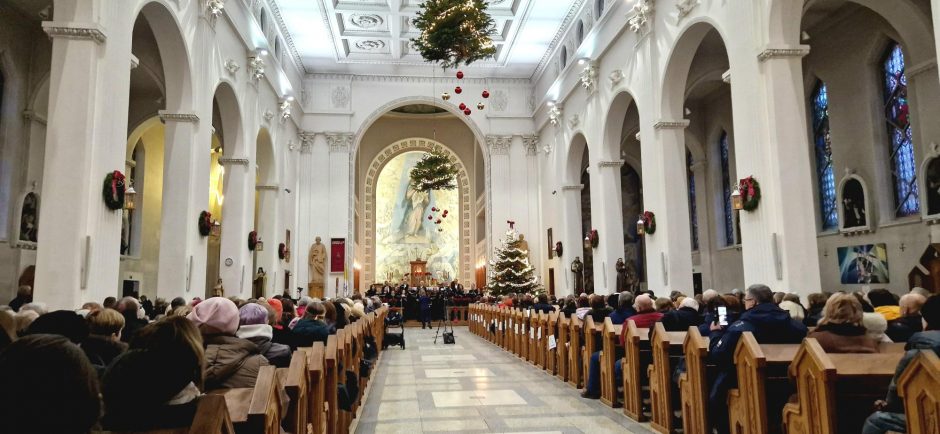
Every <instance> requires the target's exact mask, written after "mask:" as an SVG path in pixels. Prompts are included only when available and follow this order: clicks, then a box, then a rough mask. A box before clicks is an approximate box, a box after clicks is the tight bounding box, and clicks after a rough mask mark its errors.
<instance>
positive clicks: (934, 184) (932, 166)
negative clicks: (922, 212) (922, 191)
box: [924, 157, 940, 215]
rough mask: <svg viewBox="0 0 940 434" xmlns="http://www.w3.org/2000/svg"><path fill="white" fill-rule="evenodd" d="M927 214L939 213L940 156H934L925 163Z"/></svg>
mask: <svg viewBox="0 0 940 434" xmlns="http://www.w3.org/2000/svg"><path fill="white" fill-rule="evenodd" d="M926 175H927V176H926V177H925V178H927V179H926V180H925V181H924V183H925V184H926V186H927V192H926V193H927V195H926V196H927V215H936V214H940V157H935V158H933V159H931V160H930V162H929V163H927V173H926Z"/></svg>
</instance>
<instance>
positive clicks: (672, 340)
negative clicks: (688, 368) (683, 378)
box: [647, 322, 686, 434]
mask: <svg viewBox="0 0 940 434" xmlns="http://www.w3.org/2000/svg"><path fill="white" fill-rule="evenodd" d="M685 335H686V332H667V331H666V328H665V327H663V324H662V323H659V322H658V323H656V325H655V326H654V327H653V338H652V340H651V342H650V348H651V349H652V354H653V363H652V364H650V365H649V368H648V369H647V374H648V375H649V382H650V406H651V408H652V421H651V424H650V425H651V427H652V428H653V431H658V432H661V433H663V434H671V433H674V432H677V431H678V428H679V426H678V425H677V424H676V423H675V418H674V416H673V410H674V406H673V405H672V404H673V396H674V394H675V393H678V390H673V387H674V385H673V382H672V373H673V372H675V370H676V367H677V366H678V365H679V358H680V357H682V343H683V342H684V341H685Z"/></svg>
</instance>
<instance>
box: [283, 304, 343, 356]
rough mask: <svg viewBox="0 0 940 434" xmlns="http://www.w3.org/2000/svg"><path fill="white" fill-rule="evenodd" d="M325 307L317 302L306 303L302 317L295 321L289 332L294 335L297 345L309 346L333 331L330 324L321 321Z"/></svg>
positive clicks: (322, 340)
mask: <svg viewBox="0 0 940 434" xmlns="http://www.w3.org/2000/svg"><path fill="white" fill-rule="evenodd" d="M325 313H326V309H324V308H323V304H322V303H319V302H311V303H310V304H308V305H307V309H306V311H305V312H304V317H303V319H301V320H300V321H298V322H297V325H296V326H294V329H293V331H292V332H291V333H292V334H293V335H294V342H296V344H297V346H298V347H309V346H312V345H313V343H314V342H323V343H324V344H326V339H327V337H329V336H330V335H331V334H333V333H335V331H333V332H331V331H330V326H329V325H327V324H326V323H325V322H323V316H324V314H325Z"/></svg>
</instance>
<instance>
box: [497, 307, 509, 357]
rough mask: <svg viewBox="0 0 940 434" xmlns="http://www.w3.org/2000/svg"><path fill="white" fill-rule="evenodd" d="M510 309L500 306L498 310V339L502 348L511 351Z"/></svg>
mask: <svg viewBox="0 0 940 434" xmlns="http://www.w3.org/2000/svg"><path fill="white" fill-rule="evenodd" d="M511 313H512V310H511V309H509V308H505V307H504V308H501V309H500V310H499V319H500V320H499V327H500V340H501V341H502V343H503V344H502V347H503V349H504V350H506V351H509V352H510V353H511V352H512V315H511Z"/></svg>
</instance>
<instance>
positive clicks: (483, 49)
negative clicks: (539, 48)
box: [411, 0, 496, 68]
mask: <svg viewBox="0 0 940 434" xmlns="http://www.w3.org/2000/svg"><path fill="white" fill-rule="evenodd" d="M487 6H488V3H487V2H486V1H485V0H426V1H424V2H423V3H421V4H420V5H419V7H420V8H421V12H420V13H419V14H418V16H417V17H415V18H414V19H413V20H412V21H411V23H412V24H413V25H414V26H415V28H417V29H418V30H420V31H421V36H419V37H417V38H414V39H412V40H411V43H412V44H414V46H415V48H416V49H417V50H418V52H419V53H421V57H423V58H424V60H427V61H428V62H434V63H440V65H441V67H443V68H451V67H457V66H458V65H460V64H465V65H469V64H471V63H473V62H475V61H477V60H482V59H486V58H490V57H493V56H494V55H496V47H495V46H494V45H493V39H492V35H494V34H496V22H495V21H494V20H493V17H491V16H490V14H488V13H487V12H486V8H487Z"/></svg>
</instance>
